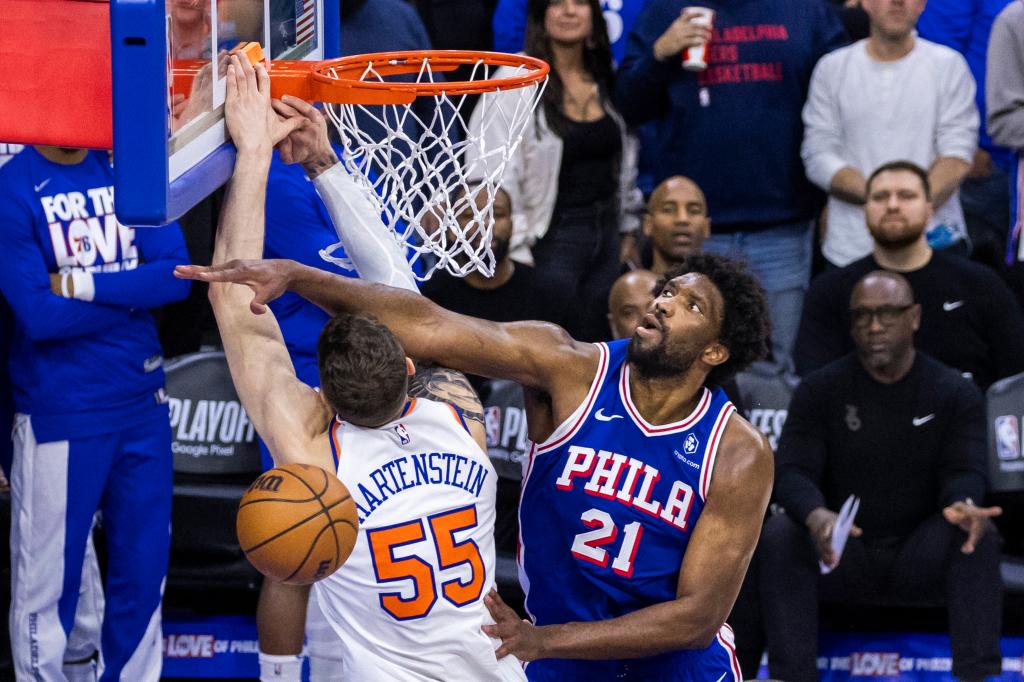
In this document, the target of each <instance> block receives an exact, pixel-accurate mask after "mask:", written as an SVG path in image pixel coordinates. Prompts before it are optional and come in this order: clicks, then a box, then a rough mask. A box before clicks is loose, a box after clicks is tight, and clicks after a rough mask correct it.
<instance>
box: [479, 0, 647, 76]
mask: <svg viewBox="0 0 1024 682" xmlns="http://www.w3.org/2000/svg"><path fill="white" fill-rule="evenodd" d="M646 4H647V0H601V8H602V14H604V23H605V27H606V29H607V31H608V42H609V43H610V44H611V48H612V59H614V60H615V62H616V63H619V64H621V63H622V57H623V56H624V55H625V54H626V36H628V35H629V32H630V31H631V30H632V29H633V24H634V23H635V22H636V18H637V17H638V16H639V15H640V12H641V10H643V8H644V5H646ZM526 5H527V0H498V3H497V7H495V9H494V18H493V19H492V20H491V24H492V26H493V29H494V49H495V50H497V51H498V52H519V51H520V50H522V49H523V39H524V37H525V34H526Z"/></svg>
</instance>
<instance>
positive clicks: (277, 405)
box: [210, 56, 329, 464]
mask: <svg viewBox="0 0 1024 682" xmlns="http://www.w3.org/2000/svg"><path fill="white" fill-rule="evenodd" d="M269 93H270V81H269V78H268V77H267V74H266V71H265V70H264V69H263V66H262V65H261V64H257V65H256V67H255V69H254V68H253V67H252V66H250V65H249V63H248V62H247V61H245V60H240V59H238V57H234V56H233V57H232V58H231V66H230V67H229V72H228V77H227V99H226V105H225V115H226V119H227V125H228V131H229V132H230V134H231V138H232V140H233V142H234V143H235V147H236V148H237V149H238V156H237V159H236V162H235V170H234V174H233V175H232V177H231V181H230V183H229V185H228V191H227V196H226V198H225V201H224V208H223V210H222V212H221V219H220V225H219V227H218V230H217V241H216V246H215V248H214V253H213V262H214V263H215V264H217V263H224V262H227V261H229V260H231V259H233V258H258V257H259V256H260V255H261V254H262V253H263V230H264V215H263V212H264V205H265V201H266V184H267V173H268V170H269V168H270V156H271V152H272V150H273V145H274V141H275V139H274V138H275V137H277V139H280V138H281V137H282V136H283V135H285V134H287V131H288V128H287V127H284V126H283V124H282V123H281V122H280V121H278V119H277V116H276V115H275V114H274V113H273V111H272V110H271V108H270V94H269ZM291 125H296V123H293V124H291ZM251 298H252V296H251V293H250V291H249V290H248V289H247V288H245V287H242V286H237V285H234V284H219V283H215V284H211V286H210V302H211V303H212V304H213V310H214V313H215V315H216V317H217V325H218V327H219V328H220V332H221V338H222V340H223V343H224V351H225V353H226V354H227V358H228V364H229V365H230V367H231V378H232V379H233V381H234V383H235V388H236V389H237V391H238V395H239V397H240V398H241V399H242V403H243V404H244V405H245V409H246V411H247V412H248V413H249V416H250V418H251V419H252V420H253V423H254V424H255V425H256V429H257V430H258V431H259V433H260V435H261V436H262V437H263V438H264V440H266V441H267V444H268V446H269V448H270V451H271V452H272V453H273V454H274V457H275V461H276V462H277V463H279V464H280V463H283V462H287V461H303V458H304V456H308V455H307V453H309V452H315V450H313V449H311V448H308V447H307V444H308V442H309V441H310V440H312V439H313V438H314V437H315V436H316V435H317V431H322V430H323V428H324V427H325V426H326V424H327V422H328V420H329V415H328V414H327V413H326V407H325V406H324V404H323V402H322V401H321V400H320V398H319V396H318V395H317V394H316V392H315V391H313V389H311V388H309V387H308V386H306V385H304V384H303V383H302V382H300V381H299V380H298V379H297V378H296V376H295V370H294V368H293V367H292V363H291V359H290V358H289V356H288V351H287V350H286V348H285V345H284V339H283V338H282V336H281V331H280V329H279V328H278V326H277V321H276V320H275V319H274V316H273V315H261V316H257V315H253V314H252V312H250V310H249V302H250V299H251ZM311 463H315V462H311Z"/></svg>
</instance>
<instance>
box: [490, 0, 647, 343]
mask: <svg viewBox="0 0 1024 682" xmlns="http://www.w3.org/2000/svg"><path fill="white" fill-rule="evenodd" d="M528 8H529V17H528V22H527V29H526V53H527V54H529V55H531V56H533V57H540V58H542V59H544V60H546V61H548V62H549V63H550V64H551V65H552V69H551V75H550V77H549V78H548V84H547V88H546V89H545V90H544V95H543V98H542V100H541V102H540V104H539V105H538V108H537V111H536V113H535V115H534V116H533V117H531V118H530V119H529V121H528V123H527V125H526V126H525V129H524V132H523V137H522V142H521V143H520V145H519V147H518V149H517V150H516V154H515V156H514V158H513V159H512V161H511V162H510V164H509V167H507V168H506V170H505V175H504V180H503V188H504V189H505V190H506V191H507V192H508V193H509V196H510V198H511V200H512V206H513V208H514V210H515V213H514V214H513V232H512V241H511V245H510V249H511V256H512V259H513V260H516V261H518V262H521V263H526V264H528V265H535V266H536V268H537V275H538V279H539V280H540V283H541V286H542V287H543V288H545V289H546V290H547V291H549V292H556V293H558V292H562V293H564V294H565V295H566V296H568V297H569V299H570V301H571V300H573V299H578V300H579V305H580V308H581V310H582V314H581V320H580V329H578V330H573V329H570V330H569V331H570V333H572V334H574V335H576V336H578V337H582V338H585V339H590V340H597V339H603V338H607V335H608V331H607V322H606V318H605V313H606V312H607V300H608V291H609V290H610V289H611V285H612V282H614V281H615V278H616V277H617V276H618V273H619V269H620V266H619V247H620V243H619V231H620V230H621V231H622V232H633V231H635V230H636V229H637V227H639V225H638V223H639V220H638V216H637V215H636V213H637V212H638V211H639V208H640V201H641V197H640V193H639V191H638V190H637V189H636V185H635V179H636V146H635V144H634V142H633V141H632V139H631V138H630V136H629V135H628V134H627V132H626V128H625V124H624V123H623V122H622V120H621V119H620V118H619V115H618V113H617V112H616V110H615V109H614V107H613V106H612V104H611V101H610V96H611V88H612V61H611V51H610V49H609V46H608V35H607V33H606V32H605V26H604V17H603V16H602V15H601V8H600V5H599V4H598V2H597V0H554V1H550V2H549V0H530V2H529V5H528ZM502 75H503V72H502V71H499V72H498V76H499V77H501V76H502ZM504 75H508V74H507V73H505V74H504ZM522 96H523V95H522V93H521V92H519V91H510V92H508V93H504V94H503V98H499V99H496V100H495V107H496V108H497V109H499V110H501V109H504V108H506V107H512V108H515V107H517V106H521V105H522ZM497 115H501V114H500V113H499V114H497ZM470 127H471V128H472V129H474V130H480V129H481V128H482V127H484V126H483V121H482V118H481V108H480V107H478V108H477V109H476V111H474V113H473V119H472V121H471V122H470ZM499 127H500V126H495V125H493V124H492V125H490V126H487V132H488V133H493V134H495V135H498V136H501V135H503V134H504V132H507V131H501V130H497V128H499ZM494 146H497V144H495V145H494ZM566 305H571V303H566Z"/></svg>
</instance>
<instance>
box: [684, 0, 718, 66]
mask: <svg viewBox="0 0 1024 682" xmlns="http://www.w3.org/2000/svg"><path fill="white" fill-rule="evenodd" d="M684 11H685V12H690V13H692V14H694V15H695V16H694V17H693V18H692V19H690V22H691V23H694V24H697V25H698V26H708V27H710V26H711V24H712V22H714V20H715V10H713V9H711V8H709V7H687V8H686V9H685V10H684ZM707 47H708V44H707V43H704V44H703V45H698V46H696V47H688V48H686V49H685V50H683V68H684V69H686V70H687V71H703V70H704V69H706V68H708V62H707V58H706V53H707Z"/></svg>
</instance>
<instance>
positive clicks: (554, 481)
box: [178, 255, 772, 681]
mask: <svg viewBox="0 0 1024 682" xmlns="http://www.w3.org/2000/svg"><path fill="white" fill-rule="evenodd" d="M178 272H179V274H180V275H181V276H186V277H192V278H196V279H200V280H203V281H208V282H211V281H219V282H237V283H243V284H246V285H248V286H250V287H251V288H252V289H253V290H254V291H255V297H254V299H253V305H254V306H255V307H256V308H258V307H259V304H261V303H265V302H267V301H269V300H271V299H273V298H275V297H277V296H279V295H281V293H283V292H284V291H285V290H292V291H294V292H296V293H298V294H300V295H302V296H304V297H306V298H308V299H310V300H311V301H313V302H314V303H316V304H317V305H319V306H321V307H322V308H324V309H325V310H328V311H331V312H334V313H340V312H366V313H371V312H372V313H373V314H374V315H376V316H377V317H378V318H379V319H380V321H381V322H383V323H384V324H385V325H387V326H388V327H389V328H390V329H391V330H392V332H393V333H394V334H395V335H396V336H397V337H398V338H399V340H400V341H401V343H402V345H403V347H404V350H405V352H406V353H407V354H408V355H410V356H412V357H417V358H422V359H426V360H429V361H432V362H435V363H440V364H443V365H444V366H447V367H452V368H457V369H459V370H461V371H464V372H467V373H472V374H480V375H484V376H489V377H495V378H505V379H512V380H514V381H517V382H519V383H521V384H522V385H523V386H524V387H526V388H527V392H528V395H529V396H530V400H529V404H528V422H529V432H530V439H531V440H532V441H533V445H532V447H531V450H530V456H529V457H528V459H527V461H526V462H525V472H524V483H523V494H522V505H521V508H520V521H521V535H520V539H521V543H520V554H519V563H520V574H521V576H522V577H523V581H522V582H523V587H524V589H525V591H526V608H527V610H528V612H529V614H530V616H531V621H532V622H531V621H524V620H520V618H519V617H518V616H517V615H516V614H515V612H514V611H512V609H510V608H508V607H507V606H506V605H505V604H504V602H502V600H501V599H500V597H498V595H497V593H492V594H490V595H488V596H487V597H486V599H485V601H486V603H487V605H488V607H489V609H490V611H491V614H492V616H493V617H494V618H495V621H496V623H495V624H494V625H490V626H485V627H484V630H485V631H486V632H487V633H488V634H491V635H493V636H497V637H500V638H501V639H502V640H503V644H502V646H501V647H500V648H499V649H498V652H497V653H498V655H499V656H505V655H508V654H513V655H515V656H516V657H518V658H519V659H520V660H523V661H532V662H531V663H529V665H528V667H527V676H528V677H529V678H530V679H533V680H563V679H595V680H599V679H600V680H603V679H624V680H653V679H656V680H686V681H690V680H715V679H719V680H725V679H729V680H740V679H741V677H740V670H739V665H738V664H737V662H736V659H735V651H734V642H733V638H732V631H731V629H730V628H729V627H728V626H727V625H726V624H725V619H726V617H727V616H728V614H729V610H730V609H731V608H732V604H733V602H734V601H735V599H736V594H737V592H738V591H739V588H740V584H741V582H742V580H743V576H744V574H745V572H746V570H747V566H748V564H749V562H750V557H751V554H752V553H753V550H754V546H755V544H756V543H757V538H758V535H759V532H760V528H761V521H762V519H763V515H764V511H765V508H766V506H767V502H768V496H769V492H770V489H771V480H772V453H771V449H770V448H769V447H768V445H767V443H766V442H765V439H764V437H763V436H762V435H761V434H760V433H759V432H758V431H757V430H756V429H755V428H754V427H753V426H751V425H750V423H749V422H747V421H746V420H744V419H743V418H742V417H740V416H739V415H737V414H735V408H734V407H733V405H732V404H731V403H730V402H729V401H728V399H727V398H726V397H725V395H724V393H723V392H722V390H721V389H720V388H718V387H717V386H715V385H714V384H718V383H720V382H721V381H722V379H723V378H725V377H727V376H728V375H730V374H732V373H734V372H736V371H738V370H740V369H742V368H743V367H745V366H747V365H748V364H749V363H750V362H752V361H754V360H756V359H759V358H761V357H763V356H764V355H765V354H766V353H767V351H768V337H769V324H768V316H767V311H766V305H765V298H764V292H763V291H762V290H761V288H760V286H759V285H758V284H757V283H756V280H755V279H754V278H753V276H752V275H751V274H750V273H749V271H748V270H747V269H746V268H745V267H744V266H743V265H742V264H740V263H738V262H736V261H733V260H730V259H728V258H724V257H719V256H710V255H695V256H691V257H689V258H687V259H686V260H685V261H684V262H683V263H682V264H680V267H679V268H677V269H676V270H674V271H672V272H670V273H668V274H667V275H666V278H665V280H664V282H663V285H662V288H661V290H660V293H659V294H658V296H657V297H656V298H655V299H654V301H653V302H652V303H651V305H650V307H649V308H648V313H647V315H646V316H645V317H644V319H643V322H642V323H641V324H640V325H639V326H638V327H637V328H636V329H635V330H634V333H633V336H632V338H631V339H629V340H625V339H623V340H620V341H613V342H611V343H597V344H589V343H581V342H578V341H576V340H574V339H572V338H571V337H570V336H569V335H568V334H566V333H565V332H564V331H563V330H562V329H560V328H558V327H555V326H553V325H550V324H545V323H539V322H515V323H505V324H500V323H493V322H485V321H483V320H479V319H475V318H470V317H465V316H462V315H457V314H455V313H452V312H449V311H447V310H445V309H443V308H440V307H439V306H436V305H434V304H431V303H429V302H426V301H424V300H423V298H422V297H420V296H417V295H416V294H413V293H411V292H407V291H401V290H397V289H393V288H390V287H386V286H381V285H375V284H371V283H368V282H362V281H357V280H349V279H345V278H341V277H336V276H333V275H330V274H329V273H325V272H323V271H320V270H315V269H312V268H307V267H304V266H301V265H299V264H297V263H293V262H289V261H232V262H229V263H225V264H223V265H219V266H213V267H208V268H202V267H189V268H182V269H179V270H178Z"/></svg>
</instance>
